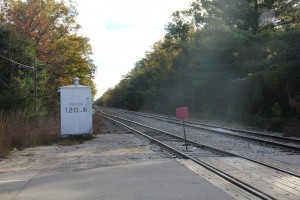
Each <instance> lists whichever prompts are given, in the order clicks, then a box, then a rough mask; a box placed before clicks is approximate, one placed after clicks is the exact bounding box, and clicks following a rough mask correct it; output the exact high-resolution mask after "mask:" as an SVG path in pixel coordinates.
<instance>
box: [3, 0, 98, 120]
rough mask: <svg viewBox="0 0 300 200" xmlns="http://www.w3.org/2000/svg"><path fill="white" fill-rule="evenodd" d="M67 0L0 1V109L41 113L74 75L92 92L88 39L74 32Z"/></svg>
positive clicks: (73, 17)
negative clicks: (88, 86)
mask: <svg viewBox="0 0 300 200" xmlns="http://www.w3.org/2000/svg"><path fill="white" fill-rule="evenodd" d="M77 15H78V12H77V10H76V7H75V6H74V5H73V4H72V2H69V1H67V2H66V1H55V0H26V1H21V0H2V1H0V111H1V110H2V111H4V112H8V111H9V112H10V111H11V110H24V109H26V110H27V112H29V113H30V114H32V115H35V114H36V113H38V114H39V115H44V114H47V113H52V112H54V111H55V110H57V109H58V101H59V98H58V89H59V87H60V86H63V85H70V84H72V79H73V78H74V77H76V76H77V77H79V78H80V79H81V83H82V84H85V85H90V86H92V88H93V92H94V93H95V87H94V84H93V81H92V79H93V77H94V73H95V66H94V64H93V61H92V59H91V55H92V49H91V46H90V44H89V39H88V38H85V37H82V36H79V35H78V34H77V33H78V30H79V28H80V25H79V24H77V23H76V16H77Z"/></svg>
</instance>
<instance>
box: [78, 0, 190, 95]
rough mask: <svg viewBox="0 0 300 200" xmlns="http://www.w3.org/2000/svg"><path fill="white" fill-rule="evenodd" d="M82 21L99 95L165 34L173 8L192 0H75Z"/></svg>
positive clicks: (110, 86) (81, 33) (180, 8)
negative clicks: (94, 68)
mask: <svg viewBox="0 0 300 200" xmlns="http://www.w3.org/2000/svg"><path fill="white" fill-rule="evenodd" d="M74 2H75V3H76V4H77V9H78V12H79V15H78V17H77V22H78V23H79V24H80V25H81V27H82V28H81V30H80V31H79V34H80V35H82V36H84V37H88V38H90V44H91V46H92V48H93V53H94V54H93V56H92V58H93V60H94V64H95V65H96V66H97V73H96V77H95V80H94V82H95V84H96V88H97V90H98V92H97V95H96V99H97V98H99V97H101V96H102V94H103V93H104V92H105V91H106V90H107V89H108V88H113V87H114V86H115V85H116V84H117V83H118V82H119V81H120V80H121V79H122V76H124V75H126V74H127V73H128V72H129V71H130V70H131V69H133V68H134V65H135V63H136V62H137V61H139V60H141V59H142V58H143V57H144V55H145V52H146V51H151V47H152V45H153V44H154V43H155V42H157V41H159V40H160V39H162V38H163V37H164V35H165V30H164V27H165V25H166V24H167V22H168V21H170V19H171V18H170V16H171V15H172V13H173V12H175V11H177V10H185V9H187V8H188V5H189V4H190V2H191V1H190V0H126V1H125V0H74Z"/></svg>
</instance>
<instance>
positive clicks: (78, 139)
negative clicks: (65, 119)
mask: <svg viewBox="0 0 300 200" xmlns="http://www.w3.org/2000/svg"><path fill="white" fill-rule="evenodd" d="M94 138H95V136H94V135H92V134H86V135H69V136H66V137H61V138H60V139H59V141H58V142H57V144H58V145H62V146H71V145H77V144H82V143H84V142H87V141H90V140H92V139H94Z"/></svg>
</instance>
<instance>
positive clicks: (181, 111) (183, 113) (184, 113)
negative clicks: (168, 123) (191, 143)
mask: <svg viewBox="0 0 300 200" xmlns="http://www.w3.org/2000/svg"><path fill="white" fill-rule="evenodd" d="M176 118H177V119H180V120H182V127H183V135H184V140H185V149H186V151H188V148H187V146H188V144H187V141H186V134H185V124H184V120H186V119H188V118H189V110H188V107H179V108H176Z"/></svg>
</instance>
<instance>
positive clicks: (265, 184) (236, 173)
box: [100, 112, 300, 199]
mask: <svg viewBox="0 0 300 200" xmlns="http://www.w3.org/2000/svg"><path fill="white" fill-rule="evenodd" d="M100 114H101V115H102V116H103V117H104V118H106V119H108V120H111V121H113V122H115V123H118V124H120V125H122V126H125V127H126V128H128V129H130V130H131V131H134V132H135V133H138V134H140V135H143V136H144V137H146V138H148V139H149V140H151V141H152V142H155V143H157V144H158V145H160V146H162V147H163V148H164V149H167V150H168V151H170V152H172V153H173V154H175V155H176V156H178V157H180V158H184V159H189V160H191V161H193V162H194V163H197V164H199V165H201V166H202V167H204V168H206V169H208V170H210V171H211V172H213V173H215V174H217V175H218V176H220V177H222V178H223V179H225V180H227V181H229V182H230V183H232V184H234V185H236V186H238V187H240V188H242V189H243V190H245V191H247V192H249V193H251V194H252V195H255V196H256V197H257V198H259V199H300V178H299V177H300V175H299V174H296V173H293V172H289V171H287V170H283V169H280V168H276V167H274V166H271V165H267V164H265V163H260V162H258V161H255V160H251V159H248V158H245V157H243V156H240V155H236V154H233V153H230V152H227V151H223V150H221V149H217V148H215V147H209V146H207V145H203V144H200V143H198V142H195V141H190V140H186V139H185V138H183V137H179V136H177V135H174V134H170V133H167V132H165V131H162V130H158V129H156V128H153V127H149V126H146V125H143V124H140V123H137V122H133V121H130V120H127V119H124V118H121V117H118V116H113V115H110V114H107V113H103V112H101V113H100ZM121 121H122V122H121ZM133 127H135V128H133ZM138 127H139V128H138ZM138 129H139V130H138ZM187 145H188V146H187Z"/></svg>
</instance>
